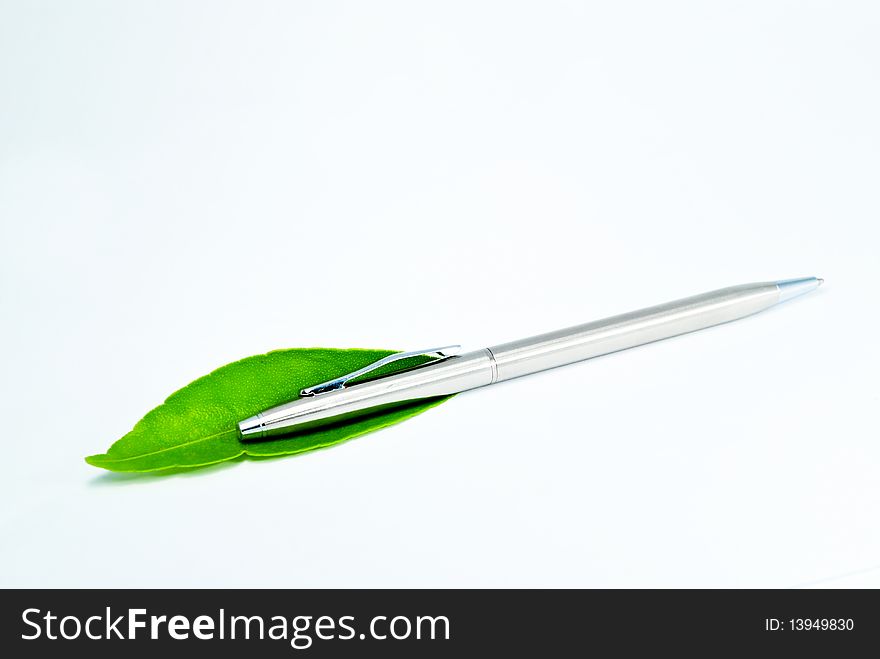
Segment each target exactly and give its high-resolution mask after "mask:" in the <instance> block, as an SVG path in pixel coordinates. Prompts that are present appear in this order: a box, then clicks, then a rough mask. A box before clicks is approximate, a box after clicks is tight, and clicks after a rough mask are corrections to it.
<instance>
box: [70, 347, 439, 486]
mask: <svg viewBox="0 0 880 659" xmlns="http://www.w3.org/2000/svg"><path fill="white" fill-rule="evenodd" d="M394 352H395V351H393V350H359V349H354V350H337V349H332V348H294V349H291V350H276V351H274V352H270V353H267V354H265V355H256V356H254V357H248V358H246V359H242V360H241V361H237V362H233V363H232V364H227V365H226V366H222V367H220V368H218V369H217V370H216V371H214V372H213V373H210V374H209V375H206V376H204V377H202V378H199V379H198V380H196V381H195V382H192V383H191V384H189V385H187V386H185V387H184V388H183V389H180V390H179V391H176V392H174V393H173V394H171V395H170V396H169V397H168V400H166V401H165V402H164V403H163V404H162V405H160V406H159V407H157V408H155V409H154V410H152V411H150V412H149V413H147V415H146V416H145V417H144V418H143V419H141V420H140V421H138V423H137V424H136V425H135V427H134V428H133V429H132V430H131V432H129V433H128V434H127V435H125V436H124V437H122V438H121V439H120V440H118V441H117V442H116V443H114V444H113V445H112V446H111V447H110V448H109V449H108V450H107V452H106V453H103V454H100V455H91V456H89V457H87V458H86V462H88V463H89V464H90V465H94V466H95V467H102V468H104V469H109V470H111V471H137V472H140V471H157V470H160V469H174V468H190V467H201V466H204V465H209V464H214V463H217V462H223V461H225V460H232V459H234V458H238V457H239V456H253V457H269V456H278V455H290V454H293V453H302V452H303V451H311V450H312V449H316V448H322V447H324V446H330V445H332V444H338V443H339V442H342V441H345V440H346V439H351V438H352V437H357V436H358V435H363V434H365V433H368V432H371V431H373V430H378V429H379V428H384V427H385V426H390V425H392V424H395V423H399V422H401V421H404V420H405V419H409V418H410V417H413V416H415V415H417V414H419V413H421V412H424V411H425V410H427V409H429V408H431V407H434V406H435V405H439V404H440V403H441V402H443V401H444V400H447V399H448V398H450V397H449V396H447V397H441V398H432V399H426V400H421V401H419V402H417V403H410V404H407V405H405V406H402V407H397V408H394V409H392V410H389V411H383V412H381V413H377V414H374V415H371V416H367V417H361V418H358V419H356V420H354V421H352V422H350V423H346V424H343V425H338V426H331V427H326V428H322V429H317V430H312V431H310V432H306V433H299V434H296V435H291V436H290V437H283V438H279V439H271V440H267V441H255V442H242V441H240V440H239V434H238V422H239V421H241V420H242V419H246V418H247V417H249V416H253V415H254V414H256V413H257V412H262V411H264V410H266V409H268V408H270V407H274V406H275V405H280V404H281V403H286V402H288V401H291V400H293V399H295V398H298V397H299V391H300V389H302V388H303V387H307V386H309V385H313V384H316V383H318V382H323V381H325V380H330V379H332V378H336V377H339V376H341V375H345V374H346V373H350V372H352V371H355V370H357V369H359V368H362V367H364V366H366V365H368V364H371V363H373V362H375V361H376V360H378V359H381V358H382V357H385V356H387V355H390V354H393V353H394ZM428 360H429V358H427V357H415V358H412V359H406V360H401V361H399V362H395V363H394V364H392V365H389V366H386V367H383V368H382V369H379V370H377V371H376V372H375V374H376V375H381V374H384V373H386V372H390V371H396V370H400V369H404V368H408V367H411V366H414V365H417V364H418V363H423V362H424V361H428ZM372 375H373V374H371V376H372Z"/></svg>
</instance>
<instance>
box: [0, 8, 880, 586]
mask: <svg viewBox="0 0 880 659" xmlns="http://www.w3.org/2000/svg"><path fill="white" fill-rule="evenodd" d="M878 34H880V13H878V10H877V5H876V4H875V3H871V2H864V3H856V2H768V1H766V0H761V1H759V2H750V3H705V2H693V3H655V2H642V3H634V2H628V3H610V2H609V3H595V4H587V3H576V2H571V3H560V2H540V3H538V2H534V3H511V2H460V3H448V2H447V3H412V2H398V3H390V2H384V3H375V2H374V3H357V2H352V3H337V2H315V3H304V2H299V3H282V2H278V3H262V2H238V3H218V2H203V3H199V2H182V3H181V2H149V3H148V2H110V1H109V0H108V1H107V2H77V3H66V2H25V1H19V2H10V1H9V0H6V1H4V2H3V4H2V9H0V218H2V234H0V243H2V244H0V274H2V278H0V292H2V314H3V316H2V326H0V339H2V350H3V367H2V381H0V407H2V410H0V411H2V419H3V425H4V432H3V439H2V460H3V473H2V477H0V525H2V539H0V585H3V586H65V587H66V586H114V587H134V586H147V587H149V586H292V587H299V586H389V587H390V586H441V587H445V586H562V587H569V586H587V587H595V586H611V587H621V586H624V587H628V586H649V587H654V586H672V587H678V586H699V587H703V586H707V587H708V586H713V587H714V586H733V587H740V586H770V587H792V586H813V585H816V586H824V585H831V586H861V585H874V586H880V568H878V566H880V524H878V521H877V520H878V518H880V515H878V509H880V478H878V467H880V442H878V439H880V432H878V431H880V420H878V418H880V396H878V393H880V384H878V376H880V356H878V336H880V327H878V325H880V322H878V320H880V318H878V304H877V303H878V296H877V285H878V283H880V282H878V279H880V259H878V238H880V230H878V215H880V197H878V190H880V189H878V182H880V159H878V154H880V122H878V117H880V85H878V74H880V39H878V38H877V35H878ZM809 275H817V276H822V277H825V279H826V285H825V286H824V287H823V288H822V289H820V290H819V291H818V292H817V293H813V294H811V295H810V296H808V297H806V298H801V299H799V300H797V301H794V302H791V303H788V304H786V305H784V306H783V307H779V308H777V309H775V310H773V311H770V312H767V313H764V314H761V315H759V316H755V317H752V318H749V319H747V320H744V321H740V322H738V323H735V324H730V325H726V326H723V327H719V328H715V329H712V330H708V331H704V332H701V333H698V334H693V335H689V336H685V337H681V338H678V339H674V340H670V341H666V342H663V343H660V344H655V345H651V346H648V347H643V348H639V349H636V350H631V351H628V352H626V353H620V354H617V355H612V356H608V357H605V358H600V359H597V360H594V361H592V362H587V363H583V364H579V365H574V366H569V367H566V368H562V369H557V370H556V371H553V372H548V373H544V374H541V375H538V376H533V377H531V378H526V379H522V380H519V381H514V382H509V383H505V384H502V385H499V386H495V387H490V388H488V389H484V390H481V391H476V392H471V393H468V394H464V395H461V396H459V397H458V398H456V399H454V400H453V401H451V402H449V403H446V404H444V405H443V406H441V407H439V408H437V409H434V410H431V411H429V412H427V413H426V414H424V415H422V416H420V417H418V418H416V419H413V420H411V421H408V422H406V423H403V424H401V425H399V426H396V427H393V428H390V429H387V430H384V431H381V432H378V433H375V434H373V435H369V436H365V437H362V438H359V439H356V440H353V441H351V442H349V443H347V444H344V445H341V446H337V447H335V448H332V449H328V450H322V451H318V452H315V453H311V454H307V455H303V456H300V457H292V458H284V459H278V460H270V461H263V462H248V461H244V462H236V463H233V464H228V465H223V466H218V467H214V468H209V469H204V470H201V471H196V472H193V473H190V474H184V475H175V476H170V477H156V476H120V475H113V474H109V473H105V472H101V471H99V470H97V469H95V468H94V467H91V466H89V465H87V464H85V463H84V462H83V456H85V455H88V454H93V453H99V452H103V451H104V450H105V449H106V448H107V447H108V446H109V445H110V444H111V443H112V442H113V441H114V440H115V439H117V438H118V437H120V436H121V435H123V434H124V433H125V432H127V431H128V430H129V429H130V427H131V426H132V425H133V424H134V422H135V421H137V420H138V419H139V418H140V417H141V416H142V415H143V414H144V413H145V412H147V411H148V410H149V409H151V408H152V407H154V406H156V405H158V404H159V403H161V402H162V400H163V399H164V398H165V397H166V396H167V395H168V394H170V393H171V392H172V391H174V390H176V389H178V388H179V387H181V386H183V385H185V384H186V383H188V382H190V381H191V380H193V379H195V378H197V377H199V376H201V375H203V374H205V373H207V372H209V371H211V370H212V369H214V368H215V367H217V366H220V365H222V364H224V363H227V362H230V361H233V360H235V359H238V358H241V357H244V356H247V355H252V354H257V353H261V352H265V351H267V350H271V349H274V348H282V347H297V346H315V345H320V346H336V347H388V348H396V349H413V348H421V347H426V346H434V345H443V344H447V343H462V344H464V345H465V347H467V348H477V347H482V346H484V345H487V344H492V343H499V342H502V341H506V340H510V339H515V338H519V337H522V336H528V335H530V334H534V333H538V332H541V331H546V330H551V329H556V328H559V327H565V326H568V325H573V324H577V323H581V322H586V321H588V320H592V319H596V318H601V317H603V316H606V315H611V314H613V313H617V312H623V311H628V310H631V309H636V308H639V307H642V306H646V305H649V304H653V303H658V302H663V301H667V300H670V299H675V298H677V297H682V296H685V295H689V294H693V293H698V292H702V291H706V290H711V289H714V288H720V287H723V286H726V285H732V284H739V283H745V282H750V281H763V280H769V279H779V278H787V277H798V276H809Z"/></svg>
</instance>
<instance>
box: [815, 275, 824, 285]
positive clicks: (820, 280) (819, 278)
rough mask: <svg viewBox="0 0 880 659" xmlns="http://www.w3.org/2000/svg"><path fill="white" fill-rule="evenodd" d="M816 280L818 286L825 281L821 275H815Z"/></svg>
mask: <svg viewBox="0 0 880 659" xmlns="http://www.w3.org/2000/svg"><path fill="white" fill-rule="evenodd" d="M816 281H817V282H819V286H821V285H822V284H824V283H825V280H824V279H822V277H816Z"/></svg>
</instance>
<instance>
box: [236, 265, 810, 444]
mask: <svg viewBox="0 0 880 659" xmlns="http://www.w3.org/2000/svg"><path fill="white" fill-rule="evenodd" d="M822 283H824V280H823V279H819V278H817V277H804V278H800V279H784V280H780V281H772V282H762V283H757V284H743V285H740V286H731V287H729V288H722V289H720V290H717V291H711V292H709V293H703V294H701V295H695V296H693V297H688V298H684V299H681V300H676V301H674V302H668V303H666V304H660V305H657V306H654V307H648V308H646V309H641V310H639V311H633V312H630V313H625V314H621V315H619V316H612V317H611V318H606V319H604V320H597V321H594V322H591V323H586V324H584V325H576V326H575V327H569V328H567V329H562V330H557V331H555V332H548V333H546V334H540V335H538V336H533V337H530V338H527V339H520V340H518V341H512V342H510V343H503V344H500V345H497V346H492V347H489V348H483V349H482V350H476V351H473V352H468V353H464V354H455V353H456V351H457V348H458V346H447V347H444V348H431V349H429V350H417V351H413V352H405V353H396V354H393V355H389V356H388V357H385V358H383V359H381V360H379V361H377V362H375V363H374V364H370V365H369V366H366V367H365V368H362V369H358V370H357V371H355V372H353V373H349V374H347V375H343V376H341V377H338V378H334V379H332V380H328V381H327V382H322V383H318V384H315V385H312V386H310V387H306V388H305V389H303V390H302V391H301V392H300V396H301V398H298V399H296V400H294V401H291V402H289V403H285V404H283V405H279V406H278V407H273V408H272V409H269V410H265V411H263V412H260V413H259V414H257V415H255V416H252V417H250V418H248V419H245V420H244V421H242V422H241V423H239V424H238V427H239V431H240V432H241V438H242V439H243V440H256V439H262V438H265V437H270V436H275V435H280V434H289V433H292V432H299V431H305V430H309V429H311V428H314V427H319V426H321V425H326V424H330V423H339V422H341V421H345V420H346V419H349V418H355V417H357V416H361V415H364V414H369V413H371V412H375V411H378V410H382V409H387V408H389V407H392V406H395V405H402V404H406V403H409V402H412V401H416V400H419V399H423V398H434V397H437V396H447V395H450V394H455V393H459V392H462V391H467V390H469V389H476V388H478V387H484V386H487V385H490V384H494V383H496V382H503V381H504V380H511V379H513V378H518V377H522V376H524V375H530V374H532V373H537V372H539V371H545V370H547V369H551V368H556V367H557V366H564V365H566V364H572V363H575V362H579V361H583V360H585V359H591V358H593V357H598V356H600V355H605V354H608V353H611V352H617V351H618V350H625V349H627V348H633V347H635V346H639V345H643V344H645V343H652V342H654V341H659V340H661V339H667V338H670V337H673V336H678V335H680V334H686V333H688V332H694V331H696V330H699V329H704V328H707V327H712V326H713V325H720V324H721V323H727V322H730V321H732V320H737V319H739V318H744V317H745V316H750V315H752V314H754V313H758V312H759V311H763V310H765V309H769V308H770V307H772V306H774V305H776V304H779V303H780V302H785V301H786V300H790V299H792V298H794V297H798V296H800V295H803V294H805V293H809V292H810V291H813V290H815V289H816V288H818V287H819V286H820V285H821V284H822ZM418 355H430V356H433V357H435V359H434V360H433V361H430V362H428V363H426V364H423V365H421V366H417V367H415V368H411V369H407V370H404V371H400V372H396V373H392V374H391V375H385V376H382V377H378V378H375V379H373V380H368V381H365V382H361V383H358V384H350V381H352V380H354V379H355V378H360V377H363V376H369V373H370V372H371V371H374V370H376V369H378V368H380V367H382V366H385V365H387V364H389V363H393V362H394V361H397V360H400V359H405V358H408V357H414V356H418Z"/></svg>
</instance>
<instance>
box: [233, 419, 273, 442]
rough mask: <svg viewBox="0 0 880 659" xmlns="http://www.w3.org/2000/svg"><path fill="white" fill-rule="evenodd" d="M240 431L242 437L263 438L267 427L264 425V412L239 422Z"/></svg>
mask: <svg viewBox="0 0 880 659" xmlns="http://www.w3.org/2000/svg"><path fill="white" fill-rule="evenodd" d="M238 432H239V433H241V438H242V439H261V438H263V437H265V436H266V427H265V425H263V414H262V412H260V413H259V414H257V415H256V416H252V417H248V418H247V419H245V420H244V421H241V422H239V424H238Z"/></svg>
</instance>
